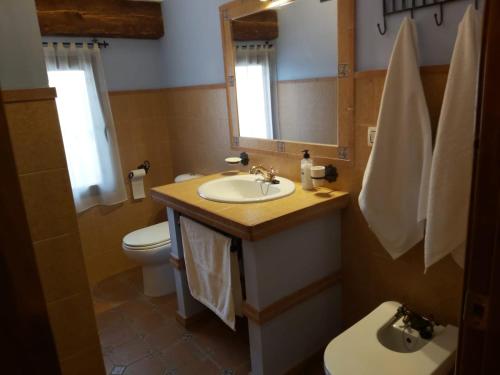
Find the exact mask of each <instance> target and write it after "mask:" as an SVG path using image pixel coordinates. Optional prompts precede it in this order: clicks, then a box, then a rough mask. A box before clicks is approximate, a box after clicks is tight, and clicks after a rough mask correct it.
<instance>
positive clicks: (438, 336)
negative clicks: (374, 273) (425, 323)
mask: <svg viewBox="0 0 500 375" xmlns="http://www.w3.org/2000/svg"><path fill="white" fill-rule="evenodd" d="M400 306H401V304H400V303H397V302H385V303H383V304H382V305H380V306H379V307H378V308H377V309H375V310H374V311H372V312H371V313H370V314H369V315H367V316H366V317H365V318H364V319H362V320H361V321H359V322H358V323H356V324H355V325H354V326H352V327H351V328H349V329H348V330H347V331H345V332H344V333H342V334H340V335H339V336H337V337H336V338H335V339H334V340H333V341H331V342H330V344H329V345H328V346H327V348H326V350H325V354H324V367H325V373H326V374H327V375H352V374H356V375H401V374H405V375H441V374H443V375H444V374H449V373H450V372H451V370H452V369H453V364H454V359H455V352H456V349H457V342H458V328H457V327H454V326H446V327H444V326H435V328H434V336H433V337H432V339H430V340H425V339H422V338H421V337H420V335H419V334H418V332H416V331H414V330H412V329H411V328H408V327H405V326H404V324H403V323H402V319H400V318H396V317H395V315H396V313H397V310H398V307H400Z"/></svg>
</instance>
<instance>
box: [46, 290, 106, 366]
mask: <svg viewBox="0 0 500 375" xmlns="http://www.w3.org/2000/svg"><path fill="white" fill-rule="evenodd" d="M48 311H49V319H50V323H51V326H52V332H53V335H54V339H55V342H56V347H57V352H58V354H59V358H60V360H65V359H67V358H69V357H72V356H74V355H76V354H78V353H79V352H80V351H81V350H82V348H95V347H99V345H100V344H99V338H98V336H97V327H96V322H95V317H94V310H93V309H92V301H91V298H90V294H89V292H83V293H79V294H76V295H74V296H71V297H69V298H64V299H61V300H58V301H54V302H51V303H49V304H48Z"/></svg>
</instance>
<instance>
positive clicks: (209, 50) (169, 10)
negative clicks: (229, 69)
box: [162, 0, 227, 87]
mask: <svg viewBox="0 0 500 375" xmlns="http://www.w3.org/2000/svg"><path fill="white" fill-rule="evenodd" d="M226 2H227V0H166V1H165V2H164V3H163V16H164V20H165V34H166V37H165V40H164V43H163V45H162V55H163V59H164V60H163V64H164V65H163V66H164V69H165V72H164V82H165V84H166V86H167V87H178V86H191V85H202V84H211V83H221V82H224V63H223V58H222V41H221V30H220V20H219V6H220V5H222V4H224V3H226Z"/></svg>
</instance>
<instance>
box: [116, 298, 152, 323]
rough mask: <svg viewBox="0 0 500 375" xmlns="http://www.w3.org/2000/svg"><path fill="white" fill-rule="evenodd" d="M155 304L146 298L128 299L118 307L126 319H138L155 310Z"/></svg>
mask: <svg viewBox="0 0 500 375" xmlns="http://www.w3.org/2000/svg"><path fill="white" fill-rule="evenodd" d="M153 309H154V306H153V305H151V304H150V303H149V302H147V301H144V300H133V301H128V302H125V303H123V304H122V305H120V306H119V307H117V308H116V310H117V311H119V312H120V313H121V314H123V316H124V317H125V319H126V320H129V321H134V320H138V319H140V318H142V317H144V316H146V315H148V314H151V313H152V312H153Z"/></svg>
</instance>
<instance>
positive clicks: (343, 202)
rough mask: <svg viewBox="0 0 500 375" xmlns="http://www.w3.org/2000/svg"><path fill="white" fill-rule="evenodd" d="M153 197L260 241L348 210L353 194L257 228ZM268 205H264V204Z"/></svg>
mask: <svg viewBox="0 0 500 375" xmlns="http://www.w3.org/2000/svg"><path fill="white" fill-rule="evenodd" d="M151 197H152V198H153V199H154V200H157V201H159V202H162V203H164V204H165V205H166V206H167V207H170V208H172V209H174V210H176V211H178V212H180V213H182V214H185V215H186V216H188V217H190V218H192V219H194V220H197V221H199V222H201V223H204V224H206V225H209V226H212V227H214V228H217V229H219V230H221V231H223V232H225V233H228V234H230V235H233V236H235V237H238V238H241V239H244V240H247V241H258V240H261V239H263V238H265V237H268V236H270V235H273V234H275V233H278V232H281V231H283V230H286V229H289V228H291V227H294V226H296V225H298V224H302V223H304V222H306V221H308V220H311V219H314V218H317V217H320V216H322V215H325V214H327V213H329V212H332V211H336V210H339V209H342V208H345V207H346V206H347V205H348V204H349V202H350V195H349V194H348V193H345V194H343V195H341V196H338V197H336V198H335V199H330V200H325V201H323V202H318V203H316V204H315V205H313V206H310V207H306V208H304V209H301V210H297V211H292V212H290V213H287V214H284V215H282V216H280V217H277V218H275V219H272V220H268V221H265V222H263V223H260V224H257V225H255V226H246V225H243V224H241V223H238V222H235V221H232V220H229V219H226V218H224V217H221V216H220V215H218V214H216V213H212V212H209V211H207V210H205V209H202V208H200V207H197V206H195V205H192V204H190V203H188V202H186V201H184V200H179V199H176V198H173V197H171V196H169V195H166V194H164V193H161V192H159V191H156V190H154V188H153V189H152V190H151ZM264 204H265V203H264Z"/></svg>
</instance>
